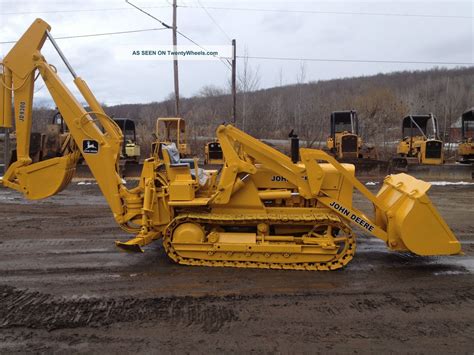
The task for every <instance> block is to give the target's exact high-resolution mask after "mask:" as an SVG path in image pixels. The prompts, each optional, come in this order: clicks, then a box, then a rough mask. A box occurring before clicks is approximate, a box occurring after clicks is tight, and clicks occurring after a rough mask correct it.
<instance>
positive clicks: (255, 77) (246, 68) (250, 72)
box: [237, 47, 260, 130]
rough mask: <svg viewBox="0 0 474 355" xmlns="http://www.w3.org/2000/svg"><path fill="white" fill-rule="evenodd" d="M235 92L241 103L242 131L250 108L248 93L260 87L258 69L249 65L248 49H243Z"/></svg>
mask: <svg viewBox="0 0 474 355" xmlns="http://www.w3.org/2000/svg"><path fill="white" fill-rule="evenodd" d="M237 82H238V83H237V90H238V91H239V92H240V93H241V101H242V114H241V117H242V129H243V130H245V128H246V127H245V126H246V123H247V118H248V117H247V116H248V111H249V109H250V106H251V100H250V97H249V93H250V92H252V91H256V90H258V88H259V86H260V74H259V67H258V66H257V68H255V69H254V68H252V66H251V65H250V64H249V56H248V49H247V47H245V49H244V55H243V66H242V70H241V71H239V73H238V75H237Z"/></svg>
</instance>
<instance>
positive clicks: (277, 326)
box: [0, 183, 474, 354]
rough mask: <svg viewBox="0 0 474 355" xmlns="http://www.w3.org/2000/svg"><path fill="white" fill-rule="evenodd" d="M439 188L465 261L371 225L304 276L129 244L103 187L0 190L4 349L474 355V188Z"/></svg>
mask: <svg viewBox="0 0 474 355" xmlns="http://www.w3.org/2000/svg"><path fill="white" fill-rule="evenodd" d="M371 188H374V189H378V186H375V187H371ZM430 196H431V199H432V200H433V201H434V203H435V204H436V205H437V206H438V207H439V210H440V212H441V214H442V215H443V216H444V218H445V219H446V221H447V222H448V224H449V225H450V226H451V228H452V229H453V230H454V232H455V234H456V235H457V237H458V238H459V239H460V240H461V241H462V244H463V250H464V252H465V255H464V256H456V257H429V258H428V257H415V256H412V255H407V254H396V253H392V252H389V251H387V250H386V248H385V246H384V244H383V243H382V242H380V241H378V240H375V239H372V238H368V237H367V236H365V235H363V234H361V233H360V232H358V235H359V236H360V237H359V238H358V246H357V252H356V256H355V258H354V260H353V261H352V262H351V263H350V264H349V265H348V266H347V267H346V268H345V269H344V270H341V271H336V272H301V271H273V270H252V269H224V268H200V267H186V266H180V265H176V264H173V263H172V262H171V261H169V260H168V259H167V258H166V256H165V255H164V252H163V249H162V247H161V245H159V243H155V244H154V245H152V246H150V247H148V248H147V250H146V252H145V253H143V254H127V253H121V252H119V251H117V250H116V248H115V247H114V240H116V239H119V238H121V239H122V240H125V239H126V235H124V234H123V232H121V230H120V229H119V228H118V227H117V226H116V225H115V223H114V220H113V218H112V216H111V213H110V211H109V210H108V208H107V206H106V204H105V201H104V199H103V198H102V197H101V195H100V193H99V191H98V189H97V186H96V185H93V184H92V185H77V183H74V184H73V185H71V186H70V187H69V188H68V189H67V190H66V191H64V192H62V193H61V194H59V195H57V196H55V197H53V198H50V199H48V200H45V201H41V202H26V201H24V200H23V199H22V197H21V196H19V195H18V194H17V193H15V192H12V191H9V190H6V189H2V188H0V216H1V220H0V223H1V226H0V352H1V353H12V352H25V351H30V352H48V353H49V352H53V351H54V352H61V353H66V352H87V353H91V352H92V353H104V352H105V353H129V352H135V353H149V352H152V351H153V352H158V351H160V352H166V353H168V352H175V353H183V352H184V353H188V352H191V353H196V352H197V353H204V352H205V353H223V352H226V353H227V352H238V353H240V352H256V353H263V352H265V353H267V352H282V353H288V352H292V353H293V352H312V353H314V352H318V353H322V352H333V353H346V352H351V353H380V352H401V353H471V354H472V353H473V351H474V311H473V309H474V308H473V307H474V278H473V272H474V185H468V186H446V187H441V186H434V187H433V188H432V190H431V191H430ZM356 200H357V201H359V203H361V204H362V205H365V207H367V203H366V202H364V201H362V199H361V198H360V197H356ZM420 223H426V222H424V221H420Z"/></svg>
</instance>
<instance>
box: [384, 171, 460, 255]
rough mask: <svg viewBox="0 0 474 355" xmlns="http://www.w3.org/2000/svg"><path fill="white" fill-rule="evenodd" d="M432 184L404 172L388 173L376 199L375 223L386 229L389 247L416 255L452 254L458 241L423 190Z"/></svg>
mask: <svg viewBox="0 0 474 355" xmlns="http://www.w3.org/2000/svg"><path fill="white" fill-rule="evenodd" d="M430 187H431V184H430V183H428V182H425V181H421V180H418V179H415V178H414V177H412V176H410V175H407V174H396V175H390V176H388V177H387V178H386V179H385V181H384V184H383V186H382V189H381V190H380V191H379V193H378V194H377V199H378V200H379V201H380V205H381V206H382V207H383V210H382V209H380V208H377V207H376V211H375V218H376V224H377V225H379V226H380V227H382V229H385V230H386V231H387V233H388V241H387V244H388V246H389V248H390V249H393V250H398V251H407V250H408V251H410V252H412V253H415V254H418V255H452V254H459V253H460V252H461V244H460V243H459V241H458V240H457V239H456V237H455V236H454V234H453V232H452V231H451V229H450V228H449V226H448V225H447V224H446V222H445V221H444V220H443V218H442V217H441V216H440V214H439V213H438V211H437V210H436V208H435V207H434V205H433V204H432V203H431V201H430V199H429V198H428V196H427V195H426V192H427V191H428V190H429V188H430Z"/></svg>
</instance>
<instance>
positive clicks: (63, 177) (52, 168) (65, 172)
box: [16, 153, 78, 200]
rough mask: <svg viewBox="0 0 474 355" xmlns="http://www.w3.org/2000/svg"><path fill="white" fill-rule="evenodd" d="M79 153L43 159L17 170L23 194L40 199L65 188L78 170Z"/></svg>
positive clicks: (29, 197)
mask: <svg viewBox="0 0 474 355" xmlns="http://www.w3.org/2000/svg"><path fill="white" fill-rule="evenodd" d="M77 160H78V154H77V153H71V154H68V155H65V156H63V157H58V158H52V159H48V160H43V161H40V162H38V163H34V164H31V165H27V166H24V167H21V168H18V169H17V170H16V177H17V179H18V183H19V185H20V187H21V189H22V192H23V194H24V195H25V196H26V198H28V199H30V200H40V199H43V198H47V197H49V196H52V195H55V194H56V193H58V192H60V191H61V190H63V189H64V188H65V187H66V186H67V185H68V184H69V182H71V179H72V177H73V176H74V172H75V170H76V163H77Z"/></svg>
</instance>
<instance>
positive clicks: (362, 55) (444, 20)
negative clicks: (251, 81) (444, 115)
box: [0, 0, 474, 105]
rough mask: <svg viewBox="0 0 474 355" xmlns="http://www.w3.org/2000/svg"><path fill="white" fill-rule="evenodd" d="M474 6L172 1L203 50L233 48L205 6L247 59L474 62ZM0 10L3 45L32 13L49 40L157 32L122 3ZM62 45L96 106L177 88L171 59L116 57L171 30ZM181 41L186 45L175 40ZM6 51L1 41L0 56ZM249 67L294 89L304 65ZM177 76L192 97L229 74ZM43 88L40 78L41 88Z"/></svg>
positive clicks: (166, 38) (191, 71)
mask: <svg viewBox="0 0 474 355" xmlns="http://www.w3.org/2000/svg"><path fill="white" fill-rule="evenodd" d="M131 1H132V2H133V3H135V4H137V5H138V6H140V7H144V8H145V10H146V11H148V12H150V13H152V14H153V15H154V16H156V17H158V18H159V19H161V20H163V21H164V22H166V23H169V24H171V14H172V9H171V7H170V6H169V3H168V2H167V1H165V0H156V1H141V0H131ZM473 3H474V2H473V1H470V0H466V1H398V0H393V1H369V2H367V1H364V2H361V1H325V2H321V1H298V2H297V1H291V2H290V1H240V0H234V1H229V0H228V1H209V0H201V1H199V0H186V1H178V4H181V5H187V6H189V7H181V8H179V9H178V28H179V30H180V31H181V32H183V33H184V34H186V35H187V36H189V37H191V38H192V39H194V40H195V41H196V42H198V43H199V44H201V45H203V46H205V45H227V44H229V40H228V39H227V37H226V35H225V34H224V33H223V32H222V31H221V30H220V29H219V28H218V26H217V25H216V24H215V23H214V22H213V21H212V19H211V18H210V17H209V15H208V14H207V13H206V12H205V11H204V10H203V9H202V7H200V5H201V4H202V5H204V6H205V7H209V8H208V12H209V13H210V15H211V16H212V17H213V18H214V20H215V21H216V22H217V23H218V24H219V25H220V27H221V28H222V29H223V30H224V32H225V33H226V34H227V35H228V36H230V37H231V38H235V39H236V40H237V46H238V50H237V54H238V55H239V54H240V55H242V54H244V48H246V49H247V52H248V55H249V56H267V57H296V58H333V59H356V60H358V59H362V60H367V59H368V60H394V61H397V60H399V61H425V62H426V61H428V62H462V63H472V62H473V61H474V38H473V37H474V34H473V32H474V31H473V26H474V22H473V18H472V17H473V16H474V5H473ZM149 7H153V8H149ZM212 7H231V8H245V9H260V11H250V10H245V11H244V10H239V11H237V10H235V9H234V10H222V9H212ZM105 9H108V10H105ZM263 9H267V10H301V11H306V13H303V12H284V11H281V12H271V11H261V10H263ZM76 10H81V11H76ZM85 10H87V11H85ZM89 10H100V11H89ZM63 11H64V12H63ZM311 11H323V12H324V11H327V12H338V14H335V13H325V14H321V13H311ZM0 12H1V15H0V42H2V41H10V40H17V39H18V38H19V37H20V35H21V34H22V33H23V32H24V31H25V30H26V28H27V27H28V26H29V25H30V24H31V22H32V21H33V20H34V19H35V18H36V17H41V18H43V19H44V20H46V21H47V22H48V23H49V24H50V25H51V27H52V34H53V36H55V37H61V36H70V35H82V34H92V33H103V32H116V31H126V30H137V29H148V28H159V27H160V24H159V23H158V22H156V21H155V20H153V19H151V18H149V17H147V16H146V15H144V14H142V13H140V12H139V11H137V10H136V9H134V8H132V7H131V6H130V5H128V4H126V3H125V1H122V0H117V1H112V0H108V1H101V0H84V1H74V0H70V1H67V0H58V1H38V0H36V1H34V0H14V1H9V0H0ZM340 12H351V13H377V14H379V15H376V16H375V15H367V14H366V15H362V14H340ZM381 14H385V15H381ZM389 14H410V15H423V16H419V17H417V16H389ZM427 15H433V16H444V17H428V16H427ZM456 16H458V17H456ZM460 17H464V18H460ZM465 17H469V18H465ZM58 43H59V45H60V46H61V48H62V50H63V52H64V53H65V55H66V56H67V57H68V59H69V61H70V62H71V64H72V66H73V68H74V69H75V70H76V72H77V73H78V75H80V76H81V77H82V78H83V79H85V80H86V81H87V82H88V84H89V86H90V87H91V88H92V90H93V92H94V93H95V95H96V96H97V98H98V99H99V100H100V101H101V102H105V103H106V104H109V105H113V104H118V103H137V102H151V101H161V100H163V99H164V98H166V97H167V96H168V95H169V94H170V92H172V91H173V70H172V62H171V61H133V60H123V59H120V58H117V57H116V56H115V54H114V48H117V47H118V46H125V45H126V46H128V45H130V46H137V48H140V49H141V48H147V47H149V46H152V45H154V44H171V31H169V30H165V31H153V32H141V33H133V34H123V35H114V36H102V37H92V38H77V39H67V40H58ZM178 43H179V44H189V42H188V41H186V40H185V39H184V38H181V37H180V38H178ZM11 46H12V45H11V44H3V45H0V55H1V56H4V55H5V54H6V53H7V52H8V50H9V49H10V48H11ZM43 54H44V55H45V56H46V58H47V60H48V61H49V62H50V63H53V64H55V65H56V66H57V67H58V69H59V72H60V75H61V77H62V78H63V79H64V80H65V81H66V82H67V83H70V75H69V74H68V72H67V70H66V68H65V66H64V65H63V64H62V63H61V62H60V59H59V57H58V56H57V55H56V54H55V52H54V50H53V49H52V46H51V45H50V44H49V43H47V44H45V47H44V49H43ZM249 63H250V64H251V66H252V67H253V68H257V67H258V70H259V74H260V87H261V88H265V87H272V86H276V85H279V83H280V72H281V73H282V79H283V83H284V84H289V83H294V82H295V81H296V78H297V75H298V72H299V68H300V66H301V62H300V61H279V60H262V59H250V60H249ZM241 66H242V61H241V60H240V65H239V67H240V68H241ZM305 67H306V78H305V81H317V80H324V79H331V78H341V77H352V76H359V75H371V74H376V73H380V72H382V73H387V72H391V71H398V70H407V69H410V70H413V69H427V68H431V67H433V65H432V64H390V63H349V62H310V61H308V62H306V64H305ZM448 67H453V66H448ZM179 75H180V88H181V94H182V96H186V97H188V96H192V95H194V94H196V93H198V92H199V90H200V88H202V87H203V86H205V85H215V86H221V87H224V86H226V85H227V83H228V81H229V78H230V70H229V69H228V68H227V67H226V66H225V65H224V64H222V63H221V62H219V61H181V62H180V65H179ZM41 86H42V83H41V82H39V81H38V84H37V90H38V89H39V88H41ZM36 97H37V99H36V100H37V101H36V103H38V102H45V101H44V100H47V98H48V97H49V96H48V93H47V90H46V89H45V88H43V89H41V90H39V91H38V92H37V93H36Z"/></svg>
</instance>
